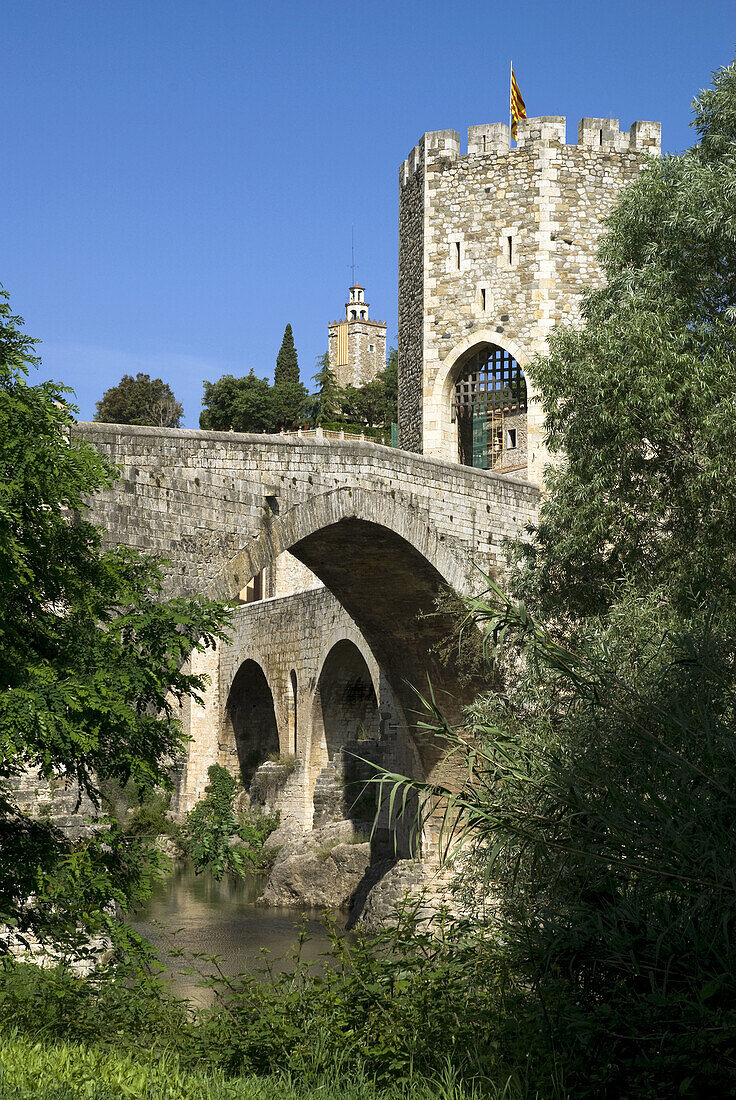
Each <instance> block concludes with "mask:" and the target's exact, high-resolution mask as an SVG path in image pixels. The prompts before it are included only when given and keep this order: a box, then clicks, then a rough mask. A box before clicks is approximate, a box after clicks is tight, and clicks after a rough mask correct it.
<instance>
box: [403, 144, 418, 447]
mask: <svg viewBox="0 0 736 1100" xmlns="http://www.w3.org/2000/svg"><path fill="white" fill-rule="evenodd" d="M410 161H411V171H408V167H407V170H406V171H405V170H404V166H402V174H401V187H400V188H399V446H400V447H403V448H404V449H405V450H407V451H421V450H422V400H423V389H422V349H423V347H424V167H423V164H424V138H422V139H421V140H420V142H419V145H418V146H417V148H416V149H415V150H414V152H413V161H412V159H411V157H410Z"/></svg>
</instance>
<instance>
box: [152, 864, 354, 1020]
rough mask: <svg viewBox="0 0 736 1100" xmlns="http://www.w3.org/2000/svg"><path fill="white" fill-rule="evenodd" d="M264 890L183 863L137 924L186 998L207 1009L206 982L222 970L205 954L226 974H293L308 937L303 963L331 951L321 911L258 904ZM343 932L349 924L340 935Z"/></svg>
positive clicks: (256, 883) (253, 880)
mask: <svg viewBox="0 0 736 1100" xmlns="http://www.w3.org/2000/svg"><path fill="white" fill-rule="evenodd" d="M264 886H265V879H264V878H263V876H260V875H250V876H249V877H248V878H246V879H223V880H222V882H215V880H214V879H213V878H212V876H211V875H209V874H202V875H195V874H194V871H193V869H192V868H191V867H190V866H189V865H186V864H185V865H179V866H176V867H175V869H174V872H173V874H172V875H171V876H170V877H169V878H168V879H166V881H165V882H163V883H160V884H159V885H158V886H157V887H156V889H155V891H154V893H153V896H152V897H151V899H150V900H149V902H148V903H147V905H146V906H145V908H143V909H142V910H139V911H138V912H137V913H136V914H135V916H134V917H132V918H131V924H132V925H133V927H134V928H136V929H137V930H138V931H139V932H140V933H141V934H142V935H144V936H145V937H146V939H148V940H149V941H150V942H151V943H152V944H153V946H154V947H155V948H156V951H157V953H158V957H159V960H160V961H161V963H162V964H163V966H164V968H165V977H166V980H167V982H168V984H169V985H170V986H171V988H172V989H173V990H174V992H175V993H177V994H178V995H179V996H180V997H186V998H188V999H189V1000H191V1001H192V1002H194V1003H196V1004H200V1005H201V1004H209V1003H211V1001H212V993H211V991H210V990H209V989H207V988H206V987H204V986H202V985H201V984H200V983H201V981H202V976H203V975H204V976H206V975H212V974H214V973H215V971H216V968H215V966H214V964H213V963H212V962H211V961H208V959H207V956H212V955H216V956H218V964H219V966H220V967H221V968H222V971H223V972H224V973H225V974H226V975H228V976H232V975H234V974H239V973H242V972H243V971H244V970H255V969H263V968H265V967H266V966H267V965H268V966H270V967H271V968H272V970H273V971H274V972H281V971H284V970H287V969H293V966H294V962H293V959H290V958H289V956H290V955H293V953H294V951H295V950H296V949H297V946H298V944H299V939H300V935H301V936H304V937H305V938H304V942H303V943H302V947H301V956H302V958H304V959H306V960H309V961H313V960H317V959H319V958H320V956H322V955H324V954H325V952H327V951H328V950H329V946H330V941H329V936H328V934H327V930H326V927H325V923H324V918H323V916H322V914H321V913H320V911H319V910H315V909H307V910H300V909H275V908H271V907H267V906H263V905H258V904H257V898H258V897H259V895H260V893H261V892H262V890H263V888H264ZM343 928H344V921H342V922H340V924H339V929H340V931H342V930H343Z"/></svg>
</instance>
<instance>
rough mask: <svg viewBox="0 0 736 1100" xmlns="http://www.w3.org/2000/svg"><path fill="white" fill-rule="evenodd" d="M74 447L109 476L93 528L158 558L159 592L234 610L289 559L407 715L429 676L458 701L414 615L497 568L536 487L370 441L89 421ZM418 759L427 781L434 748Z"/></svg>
mask: <svg viewBox="0 0 736 1100" xmlns="http://www.w3.org/2000/svg"><path fill="white" fill-rule="evenodd" d="M73 435H74V438H76V439H80V440H86V441H87V442H89V443H92V444H94V446H95V447H97V448H98V449H99V450H100V451H101V452H102V453H103V454H104V455H106V456H107V457H108V458H109V459H110V460H111V461H112V462H113V463H115V464H117V466H118V467H119V469H120V473H121V477H120V480H118V481H117V482H115V484H113V485H112V486H111V488H109V489H108V490H106V491H104V492H101V493H99V494H98V495H97V496H96V497H95V498H94V500H93V501H92V502H91V503H92V509H91V519H92V520H93V521H94V522H95V523H97V524H99V525H100V526H101V527H103V528H104V529H105V530H106V531H107V536H108V538H109V539H110V540H112V541H113V542H116V543H125V544H127V545H129V546H133V547H136V548H138V549H140V550H143V551H148V552H154V553H156V554H159V555H161V556H162V557H165V558H167V559H168V561H169V562H170V565H169V567H168V571H167V583H168V590H169V591H170V593H171V594H172V595H174V594H183V593H194V592H200V593H203V594H208V595H211V596H214V597H218V598H224V599H233V598H235V597H236V596H237V594H238V593H239V592H240V591H241V590H242V589H243V587H244V586H245V585H246V583H247V582H248V581H249V580H250V579H251V578H252V577H254V576H255V575H257V574H258V573H259V572H260V571H261V569H263V568H264V567H265V566H267V565H268V564H269V563H270V562H272V561H274V560H275V559H276V558H277V557H278V556H279V555H280V554H281V553H282V552H283V551H285V550H288V551H290V552H291V553H292V554H293V555H295V556H296V557H297V558H298V559H299V560H301V561H302V562H304V564H305V565H307V566H308V567H309V568H310V569H311V570H312V571H313V572H314V573H316V574H317V576H318V577H319V578H320V579H321V580H322V581H323V582H324V584H325V585H326V586H327V588H328V589H329V590H330V591H331V592H332V593H333V594H334V596H335V597H336V598H337V600H338V601H339V602H340V604H342V606H343V607H344V608H345V610H346V611H347V613H348V615H349V616H350V617H351V618H352V620H353V621H354V622H355V623H356V624H357V626H358V628H359V629H360V631H361V632H362V634H363V636H364V637H365V639H366V641H367V643H368V645H369V647H370V649H371V651H372V652H373V653H374V655H375V658H376V660H377V662H378V664H379V665H380V667H381V668H382V669H383V670H384V672H385V674H386V676H387V677H388V679H389V681H390V684H391V687H392V689H393V691H394V693H395V695H396V697H397V699H398V701H399V702H400V704H401V706H402V707H403V709H404V711H405V713H406V712H411V711H413V710H415V708H416V696H415V694H414V693H413V691H412V689H411V687H410V686H409V685H411V684H414V685H426V682H427V676H428V675H429V676H431V678H432V681H433V684H434V686H435V688H436V689H438V690H440V691H442V690H443V689H444V690H446V691H447V692H448V693H450V695H452V697H453V698H454V699H455V700H456V702H457V705H460V704H461V703H462V701H463V700H462V695H463V693H462V691H459V690H458V681H457V675H456V672H455V671H454V670H453V669H452V668H451V667H450V666H448V665H447V663H446V662H443V661H440V659H439V657H438V656H437V654H436V652H435V649H436V645H437V643H438V641H440V640H441V639H442V637H443V634H445V633H446V631H447V624H446V623H444V624H443V623H442V621H441V619H438V618H437V617H430V618H426V617H425V616H426V613H427V612H431V611H432V609H433V606H434V600H435V597H436V595H437V593H438V592H439V591H440V589H441V588H442V587H443V586H450V587H451V588H453V589H455V590H456V591H457V592H459V593H461V594H469V593H471V592H474V591H478V589H479V588H481V587H482V578H481V576H480V574H479V572H478V568H477V567H479V568H480V569H482V570H484V571H486V572H491V573H497V572H498V571H500V570H501V569H502V568H503V563H504V551H503V541H504V539H505V538H506V537H508V536H513V535H515V534H517V533H518V532H519V531H520V530H521V528H522V527H523V526H524V525H525V524H526V523H528V522H529V521H530V520H531V519H533V518H534V516H535V513H536V508H537V504H538V497H539V491H538V489H537V488H536V487H535V486H533V485H531V484H529V483H527V482H525V481H521V480H518V479H514V478H511V477H502V476H500V475H497V474H494V473H492V472H489V471H485V470H476V469H472V468H470V467H466V466H460V465H458V464H454V463H447V462H443V461H441V460H438V459H434V458H428V457H425V456H423V455H418V454H413V453H410V452H406V451H400V450H396V449H394V448H390V447H384V446H381V445H379V444H375V443H371V442H367V441H366V442H362V441H355V440H350V441H348V440H333V439H331V440H329V441H328V440H319V439H312V438H310V439H300V438H298V437H294V436H288V437H282V436H264V435H244V434H237V433H232V432H202V431H194V430H187V429H173V428H150V427H132V426H127V425H124V426H123V425H111V424H96V423H80V424H77V425H76V426H75V427H74V429H73ZM448 699H449V695H448ZM449 705H450V704H449V703H448V706H449ZM420 751H421V755H422V758H423V762H424V769H423V770H424V772H425V774H430V773H431V772H432V770H433V764H434V763H435V762H436V759H437V755H436V751H435V749H433V748H432V747H431V746H430V745H427V744H425V745H424V746H423V748H422V749H421V750H420Z"/></svg>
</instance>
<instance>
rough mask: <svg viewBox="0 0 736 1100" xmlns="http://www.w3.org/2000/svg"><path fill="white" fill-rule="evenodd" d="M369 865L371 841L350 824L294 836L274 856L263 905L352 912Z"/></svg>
mask: <svg viewBox="0 0 736 1100" xmlns="http://www.w3.org/2000/svg"><path fill="white" fill-rule="evenodd" d="M279 828H280V827H279ZM278 831H279V830H277V832H278ZM272 836H276V833H274V834H272ZM269 839H271V838H269ZM370 862H371V846H370V843H369V842H368V841H366V840H362V839H361V836H360V833H358V832H356V828H355V826H354V825H353V823H352V822H350V821H339V822H333V823H332V824H330V825H328V826H325V827H324V828H323V829H317V830H315V831H314V832H312V833H307V834H304V833H302V834H301V836H293V837H291V838H288V839H287V840H286V841H285V842H284V843H283V845H282V847H281V850H280V851H279V853H278V855H277V857H276V860H275V862H274V865H273V868H272V869H271V874H270V876H269V880H268V885H267V886H266V889H265V892H264V894H263V896H262V898H261V902H262V903H263V904H264V905H303V906H314V907H315V908H320V909H349V908H350V905H351V903H352V900H353V898H354V896H355V893H356V891H357V889H358V887H359V886H360V883H361V882H362V881H363V879H364V878H365V875H366V872H367V870H368V867H369V866H370Z"/></svg>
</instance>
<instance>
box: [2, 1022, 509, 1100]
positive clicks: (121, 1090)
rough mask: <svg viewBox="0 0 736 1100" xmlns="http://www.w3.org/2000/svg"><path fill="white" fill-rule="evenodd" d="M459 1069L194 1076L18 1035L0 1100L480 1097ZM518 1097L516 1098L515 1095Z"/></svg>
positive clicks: (172, 1064) (6, 1061)
mask: <svg viewBox="0 0 736 1100" xmlns="http://www.w3.org/2000/svg"><path fill="white" fill-rule="evenodd" d="M478 1095H479V1094H478V1092H477V1090H476V1089H474V1088H471V1089H470V1091H467V1090H466V1089H464V1088H463V1087H462V1085H460V1084H459V1082H458V1081H457V1080H456V1077H455V1075H454V1074H453V1073H452V1071H449V1070H448V1071H446V1072H445V1074H444V1075H443V1077H440V1078H439V1079H437V1080H435V1081H416V1082H414V1083H412V1084H411V1085H410V1086H409V1087H408V1088H404V1087H399V1086H397V1087H391V1088H388V1089H383V1088H376V1087H375V1085H374V1084H373V1083H372V1082H371V1081H370V1080H369V1079H367V1078H362V1079H361V1077H360V1075H359V1076H358V1077H357V1078H356V1076H355V1074H354V1073H353V1074H351V1075H350V1079H347V1078H343V1079H339V1078H338V1079H337V1080H336V1079H335V1076H334V1074H330V1075H329V1076H327V1075H325V1076H323V1077H321V1078H315V1079H314V1080H313V1081H311V1082H306V1081H296V1080H295V1079H294V1078H293V1077H292V1076H291V1075H290V1074H288V1073H287V1074H274V1075H273V1076H270V1077H259V1076H255V1075H249V1076H247V1077H240V1078H238V1079H236V1080H233V1079H232V1078H227V1077H225V1076H224V1075H223V1073H222V1072H220V1071H211V1072H204V1073H191V1072H187V1071H186V1070H184V1069H182V1067H181V1064H180V1061H179V1059H178V1058H176V1057H171V1056H166V1055H165V1054H163V1055H162V1054H160V1053H156V1054H149V1055H143V1054H141V1055H140V1056H137V1057H133V1056H131V1055H129V1054H122V1055H121V1054H114V1053H110V1052H109V1051H105V1050H99V1049H97V1048H95V1047H90V1046H84V1045H82V1044H80V1043H55V1044H53V1045H50V1046H47V1045H45V1044H41V1043H38V1042H33V1041H31V1040H29V1039H26V1038H22V1037H20V1036H18V1035H9V1036H7V1035H6V1036H0V1100H39V1098H41V1097H43V1098H45V1100H122V1098H123V1097H130V1098H135V1100H143V1098H144V1097H145V1100H475V1097H477V1096H478ZM508 1095H509V1097H511V1096H512V1095H513V1094H508Z"/></svg>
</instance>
